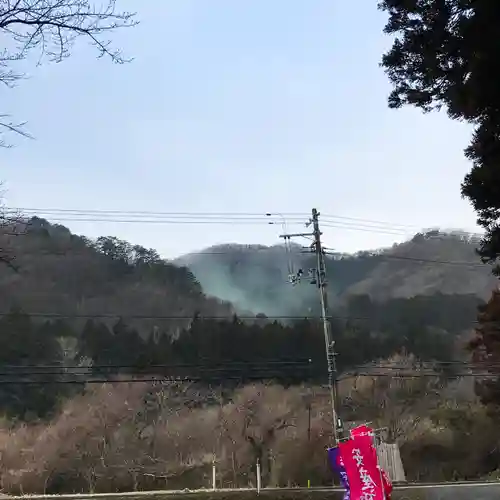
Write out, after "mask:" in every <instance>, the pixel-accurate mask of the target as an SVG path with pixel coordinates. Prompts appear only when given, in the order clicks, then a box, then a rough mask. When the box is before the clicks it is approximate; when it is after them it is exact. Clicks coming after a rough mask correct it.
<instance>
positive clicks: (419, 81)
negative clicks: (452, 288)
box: [379, 0, 500, 271]
mask: <svg viewBox="0 0 500 500" xmlns="http://www.w3.org/2000/svg"><path fill="white" fill-rule="evenodd" d="M379 6H380V8H381V9H382V10H384V11H386V12H388V14H389V21H388V22H387V25H386V27H385V32H386V33H388V34H390V35H393V36H395V40H394V42H393V46H392V48H391V49H390V50H389V51H388V52H387V53H386V54H385V55H384V56H383V59H382V65H383V67H384V68H385V70H386V72H387V74H388V76H389V79H390V80H391V82H392V84H393V91H392V92H391V95H390V97H389V106H390V107H392V108H399V107H401V106H403V105H406V104H409V105H413V106H416V107H418V108H421V109H423V110H424V111H430V110H433V109H440V108H441V107H445V108H446V110H447V112H448V114H449V116H450V117H451V118H452V119H455V120H461V121H467V122H469V123H471V124H473V125H474V126H475V127H476V129H475V132H474V135H473V137H472V142H471V143H470V145H469V147H468V148H467V150H466V156H467V158H469V159H470V160H471V161H472V164H473V167H472V171H471V172H470V173H469V174H468V175H467V176H466V177H465V180H464V183H463V185H462V194H463V195H464V196H465V197H467V198H468V199H469V200H470V201H471V203H472V205H473V206H474V208H475V210H476V212H477V214H478V223H479V224H480V225H481V226H483V227H484V228H485V230H486V233H485V236H484V238H483V240H482V243H481V246H480V249H479V252H480V255H481V256H482V258H483V259H484V261H495V260H496V259H498V257H499V256H500V225H499V224H498V222H499V217H500V94H499V92H498V88H499V86H500V67H499V62H498V61H500V44H499V43H498V26H499V25H500V3H499V2H497V1H495V0H475V1H474V2H472V1H464V0H447V1H444V0H413V1H410V2H408V1H407V0H383V1H381V2H380V4H379ZM497 271H498V270H497Z"/></svg>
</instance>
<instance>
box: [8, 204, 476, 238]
mask: <svg viewBox="0 0 500 500" xmlns="http://www.w3.org/2000/svg"><path fill="white" fill-rule="evenodd" d="M23 212H24V213H26V214H30V215H35V216H36V215H38V214H39V215H45V216H47V215H48V216H51V215H54V216H57V217H58V219H57V221H61V222H63V221H68V222H69V221H80V222H126V223H133V222H142V223H155V222H156V223H183V222H187V223H233V222H238V221H239V222H245V221H247V222H251V223H257V222H258V223H260V222H262V223H267V224H268V223H269V218H268V216H267V217H266V214H264V213H259V212H154V211H131V210H92V209H89V210H84V209H61V208H27V207H18V208H17V207H7V208H6V209H5V210H4V213H5V214H7V215H8V214H12V215H14V214H15V215H19V213H23ZM280 215H282V216H283V218H279V219H276V220H274V218H273V219H272V221H273V222H272V223H281V222H282V221H283V219H284V220H286V221H292V220H295V221H297V220H303V219H304V218H305V217H306V216H307V214H306V213H304V212H284V213H281V214H280ZM61 216H62V217H63V218H61ZM98 216H105V218H102V217H98ZM81 217H87V218H86V219H82V218H81ZM110 217H111V218H110ZM117 217H118V218H117ZM123 217H131V218H132V219H123ZM157 219H159V220H157ZM162 219H163V220H162ZM176 219H177V220H176ZM188 219H191V220H190V221H189V220H188ZM323 219H324V226H327V227H336V228H344V229H358V230H368V231H373V232H388V234H395V235H408V234H409V233H410V232H415V231H417V230H421V229H419V228H421V226H417V225H413V224H398V223H390V222H384V221H377V220H374V219H363V218H356V217H346V216H340V215H329V214H325V215H324V216H323ZM296 223H298V222H296ZM455 233H457V231H455ZM460 233H462V234H463V235H468V236H481V235H480V234H478V233H469V232H466V231H460Z"/></svg>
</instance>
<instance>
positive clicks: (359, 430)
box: [350, 425, 374, 437]
mask: <svg viewBox="0 0 500 500" xmlns="http://www.w3.org/2000/svg"><path fill="white" fill-rule="evenodd" d="M350 434H351V437H355V436H368V435H369V436H373V434H374V432H373V429H372V428H371V427H368V426H367V425H358V426H357V427H354V429H351V433H350Z"/></svg>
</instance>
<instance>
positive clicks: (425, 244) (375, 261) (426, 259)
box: [173, 229, 497, 315]
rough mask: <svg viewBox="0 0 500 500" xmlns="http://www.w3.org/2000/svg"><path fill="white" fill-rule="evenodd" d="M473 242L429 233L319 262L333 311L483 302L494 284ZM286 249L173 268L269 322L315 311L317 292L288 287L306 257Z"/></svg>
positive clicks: (246, 249) (208, 252) (216, 251)
mask: <svg viewBox="0 0 500 500" xmlns="http://www.w3.org/2000/svg"><path fill="white" fill-rule="evenodd" d="M477 243H478V238H477V236H475V235H472V236H471V235H468V234H467V233H464V232H461V231H456V230H455V231H451V232H441V231H439V230H436V229H433V230H430V231H427V232H425V233H417V234H416V235H415V236H413V237H412V238H411V239H409V240H407V241H405V242H403V243H397V244H394V245H392V246H391V247H387V248H381V249H377V250H371V251H360V252H356V253H353V254H346V253H337V254H334V255H326V257H325V260H326V266H327V277H328V279H329V290H330V296H331V299H332V303H333V305H334V306H335V305H341V304H342V303H343V302H344V301H345V299H346V298H347V297H349V296H352V295H369V296H370V297H371V298H372V299H374V300H377V301H386V300H389V299H392V298H411V297H415V296H418V295H432V294H435V293H442V294H445V295H471V294H472V295H477V296H478V297H480V298H481V299H483V300H484V299H486V298H487V297H488V296H489V294H490V293H491V291H492V289H493V288H494V287H495V286H496V284H497V279H496V278H495V277H494V276H493V275H492V274H491V269H492V268H491V266H489V265H486V264H483V263H481V261H480V259H479V257H478V256H477V254H476V246H477ZM303 252H304V250H303V247H301V246H300V245H292V247H291V250H290V251H288V252H287V251H286V247H285V246H284V245H273V246H267V247H266V246H263V245H239V244H224V245H216V246H212V247H209V248H206V249H204V250H202V251H200V252H196V253H191V254H186V255H185V256H182V257H180V258H178V259H175V261H173V262H175V263H177V264H182V265H184V266H186V267H188V268H189V269H190V270H191V272H193V274H194V275H195V277H196V278H197V280H198V281H199V282H200V284H201V286H202V287H203V289H204V291H205V292H206V293H207V294H208V295H211V296H216V297H218V298H220V299H222V300H230V301H231V302H232V303H233V304H234V305H235V307H236V308H237V309H244V310H249V311H252V312H254V313H257V312H264V313H265V314H269V315H287V314H290V315H292V314H294V315H296V314H306V313H308V312H309V311H311V310H312V308H314V307H315V304H317V291H316V290H315V289H314V287H306V286H305V283H307V278H304V279H303V280H302V283H301V284H300V285H298V286H295V287H292V286H291V285H290V284H289V282H288V272H289V270H290V269H289V266H290V265H293V270H294V271H297V270H298V269H299V268H301V269H303V270H304V274H305V275H307V270H308V269H309V268H314V267H315V258H314V256H313V255H308V254H307V253H306V254H304V253H303Z"/></svg>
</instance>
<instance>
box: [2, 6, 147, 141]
mask: <svg viewBox="0 0 500 500" xmlns="http://www.w3.org/2000/svg"><path fill="white" fill-rule="evenodd" d="M137 24H138V21H137V20H136V14H135V13H133V12H126V11H125V12H124V11H118V10H117V9H116V0H104V1H103V2H101V3H96V2H93V1H91V0H0V33H3V34H4V36H5V38H7V39H10V41H11V43H10V44H9V47H8V48H6V49H4V50H3V52H1V53H0V83H3V84H4V85H6V86H8V87H12V86H14V85H15V84H16V83H17V82H18V81H19V80H20V79H22V78H23V77H24V75H23V74H20V73H17V72H15V71H14V70H13V69H12V65H13V64H15V63H16V62H19V61H22V60H24V59H26V57H27V56H28V54H30V53H31V52H33V51H38V53H39V55H38V64H42V63H43V62H44V60H45V59H48V61H49V62H61V61H62V60H63V59H64V58H66V57H69V56H70V55H71V49H72V47H73V44H74V43H75V41H76V40H77V39H78V38H80V37H81V38H85V39H87V40H88V41H89V42H90V43H91V44H92V45H94V46H95V47H96V48H97V50H98V57H102V56H108V57H110V58H111V60H112V61H113V62H115V63H118V64H123V63H125V62H129V61H130V59H127V58H125V57H124V56H123V55H122V53H121V51H120V50H119V49H117V48H114V47H113V46H112V45H111V40H109V39H108V36H109V35H110V34H111V32H114V31H115V30H117V29H119V28H126V27H132V26H135V25H137ZM5 118H6V117H5V115H4V116H2V115H0V128H2V129H3V132H0V137H1V136H2V135H3V134H4V133H8V132H14V133H18V134H21V135H22V136H24V137H31V136H30V135H29V134H28V133H27V132H25V131H24V129H23V126H24V123H17V124H16V123H13V122H11V121H3V120H2V119H5ZM0 146H3V147H5V146H8V144H7V143H6V142H5V141H3V140H1V139H0Z"/></svg>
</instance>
